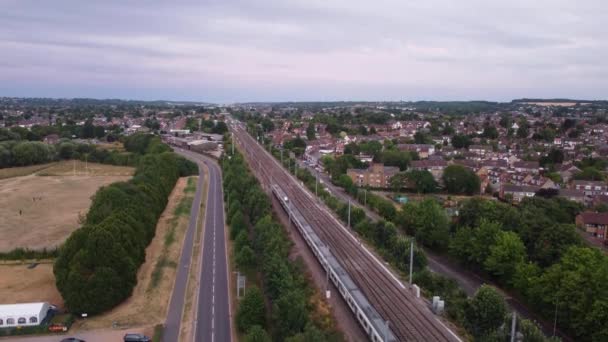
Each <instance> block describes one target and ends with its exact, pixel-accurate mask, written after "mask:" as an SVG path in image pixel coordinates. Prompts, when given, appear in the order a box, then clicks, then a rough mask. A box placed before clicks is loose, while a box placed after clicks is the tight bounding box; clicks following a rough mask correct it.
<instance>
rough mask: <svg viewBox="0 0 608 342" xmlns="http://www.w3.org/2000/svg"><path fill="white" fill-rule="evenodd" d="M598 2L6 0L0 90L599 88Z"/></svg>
mask: <svg viewBox="0 0 608 342" xmlns="http://www.w3.org/2000/svg"><path fill="white" fill-rule="evenodd" d="M607 12H608V4H606V3H605V2H602V1H599V0H597V1H596V0H586V1H582V2H580V3H574V2H572V1H567V0H554V1H549V0H538V1H524V0H517V1H483V0H463V1H451V0H427V1H424V2H418V1H416V2H409V1H400V0H377V1H374V2H363V1H346V0H325V1H321V0H307V1H305V0H292V1H284V0H258V1H248V0H236V1H220V0H206V1H172V2H166V1H156V0H155V1H124V0H123V1H118V0H107V1H97V2H89V1H77V0H70V1H67V0H58V1H53V2H40V1H33V0H19V1H15V0H12V1H11V0H5V1H4V2H3V10H2V12H1V13H0V23H1V25H0V51H3V53H1V54H0V85H1V86H0V91H2V92H3V93H4V94H5V95H18V96H51V93H52V96H65V97H78V96H84V95H85V94H86V96H94V97H122V98H131V97H136V96H137V97H142V98H158V96H159V95H163V96H162V97H163V98H167V99H171V98H175V99H198V100H207V101H221V102H224V101H245V100H247V101H248V100H291V99H309V100H315V99H344V100H349V99H374V100H375V99H395V100H399V99H404V98H407V99H422V98H425V99H435V98H436V99H447V98H455V99H468V98H475V99H484V98H485V99H496V100H508V99H511V98H514V97H523V96H526V97H535V96H550V97H552V96H556V97H557V96H559V97H589V98H605V97H606V89H608V87H607V85H608V84H607V83H608V81H606V78H605V75H606V74H607V72H608V67H607V65H606V62H605V61H604V56H606V54H607V53H608V42H607V41H606V39H605V37H606V35H607V34H608V32H607V31H608V29H607V28H606V25H603V20H602V19H603V18H605V17H606V15H607V14H608V13H607ZM11 85H13V86H11ZM53 85H56V87H53ZM50 89H54V90H53V91H50ZM96 92H97V94H98V95H95V94H96ZM57 93H60V94H57Z"/></svg>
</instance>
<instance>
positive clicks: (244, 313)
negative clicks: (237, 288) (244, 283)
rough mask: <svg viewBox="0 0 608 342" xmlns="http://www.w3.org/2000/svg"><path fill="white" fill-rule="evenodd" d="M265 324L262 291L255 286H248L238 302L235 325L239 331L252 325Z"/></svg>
mask: <svg viewBox="0 0 608 342" xmlns="http://www.w3.org/2000/svg"><path fill="white" fill-rule="evenodd" d="M256 325H258V326H262V327H263V326H265V325H266V310H265V307H264V297H263V296H262V292H261V291H260V290H259V289H258V288H257V287H255V286H252V287H249V288H248V289H247V292H246V293H245V296H244V297H243V299H242V300H241V301H240V303H239V307H238V309H237V312H236V326H237V328H238V329H239V331H242V332H245V331H248V330H249V329H250V328H252V327H253V326H256Z"/></svg>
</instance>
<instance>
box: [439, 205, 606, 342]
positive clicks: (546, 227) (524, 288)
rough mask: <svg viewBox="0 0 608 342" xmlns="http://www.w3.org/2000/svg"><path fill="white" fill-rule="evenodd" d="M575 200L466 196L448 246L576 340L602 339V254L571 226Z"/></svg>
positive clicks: (604, 318) (451, 251)
mask: <svg viewBox="0 0 608 342" xmlns="http://www.w3.org/2000/svg"><path fill="white" fill-rule="evenodd" d="M580 210H581V207H580V205H578V204H576V203H574V202H570V201H567V200H565V199H561V198H552V199H543V198H537V197H534V198H528V199H525V200H524V201H522V203H521V205H519V206H518V207H513V206H510V205H508V204H503V203H499V202H495V201H488V200H482V199H471V200H469V201H467V202H465V203H464V204H463V205H462V206H461V209H460V217H459V220H458V223H457V224H456V225H455V231H453V235H452V238H451V239H450V241H449V245H448V251H449V254H450V255H451V256H453V257H455V258H457V259H458V260H459V261H461V262H462V263H463V264H466V265H468V266H469V267H472V268H474V269H478V270H482V271H484V272H486V273H488V274H490V275H491V276H492V277H493V278H494V279H496V280H497V281H498V282H500V283H501V284H502V285H503V286H505V287H507V288H511V289H513V290H515V291H516V292H517V293H519V294H520V295H521V296H522V297H523V298H524V299H525V300H526V302H527V303H528V304H529V305H530V307H534V308H535V309H536V310H537V311H538V312H540V313H541V314H542V315H543V316H544V317H546V318H547V319H548V320H551V319H554V316H555V311H556V310H557V311H558V312H559V314H558V317H557V324H558V326H559V327H560V328H563V329H564V330H566V331H567V332H568V333H570V334H571V335H572V336H573V337H575V338H576V340H579V341H606V340H608V328H606V327H605V326H604V325H597V322H598V321H606V319H607V318H608V296H605V295H598V294H600V293H602V291H603V289H604V287H605V286H604V285H605V284H606V281H608V257H607V256H606V255H605V254H603V253H602V252H600V251H598V250H597V249H594V248H589V247H585V246H584V244H583V243H582V242H581V239H580V238H579V236H578V234H577V233H576V231H575V229H576V228H575V226H574V224H573V223H574V218H575V216H576V215H577V214H578V212H579V211H580Z"/></svg>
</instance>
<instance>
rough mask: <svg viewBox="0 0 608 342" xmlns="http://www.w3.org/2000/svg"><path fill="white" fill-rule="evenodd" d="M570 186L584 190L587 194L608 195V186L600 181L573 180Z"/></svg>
mask: <svg viewBox="0 0 608 342" xmlns="http://www.w3.org/2000/svg"><path fill="white" fill-rule="evenodd" d="M571 188H572V189H575V190H581V191H584V192H585V195H587V196H599V195H608V186H606V183H604V182H600V181H586V180H574V181H572V185H571Z"/></svg>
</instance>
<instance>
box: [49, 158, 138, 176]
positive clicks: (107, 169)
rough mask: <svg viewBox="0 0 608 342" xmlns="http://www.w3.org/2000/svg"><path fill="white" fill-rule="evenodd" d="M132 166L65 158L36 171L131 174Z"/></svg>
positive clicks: (100, 174) (71, 173)
mask: <svg viewBox="0 0 608 342" xmlns="http://www.w3.org/2000/svg"><path fill="white" fill-rule="evenodd" d="M134 171H135V169H134V168H132V167H129V166H116V165H106V164H97V163H86V162H83V161H80V160H65V161H61V162H57V163H55V164H54V165H52V166H51V167H48V168H45V169H44V170H42V171H40V172H38V173H37V174H38V175H39V176H74V175H76V176H132V175H133V172H134Z"/></svg>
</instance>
